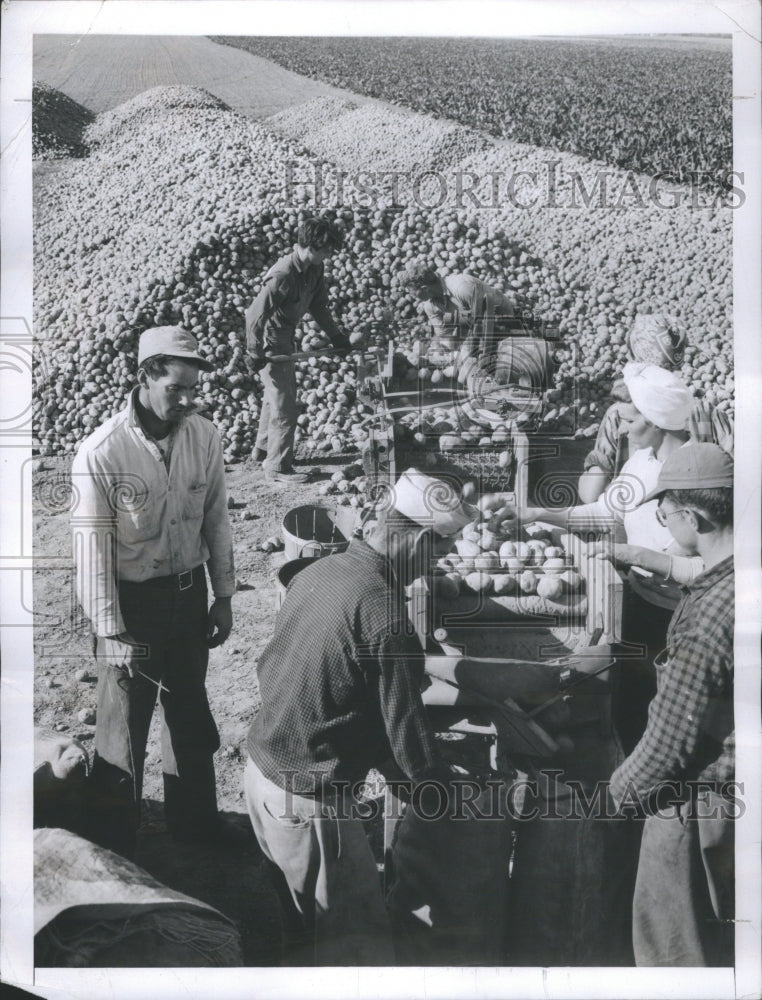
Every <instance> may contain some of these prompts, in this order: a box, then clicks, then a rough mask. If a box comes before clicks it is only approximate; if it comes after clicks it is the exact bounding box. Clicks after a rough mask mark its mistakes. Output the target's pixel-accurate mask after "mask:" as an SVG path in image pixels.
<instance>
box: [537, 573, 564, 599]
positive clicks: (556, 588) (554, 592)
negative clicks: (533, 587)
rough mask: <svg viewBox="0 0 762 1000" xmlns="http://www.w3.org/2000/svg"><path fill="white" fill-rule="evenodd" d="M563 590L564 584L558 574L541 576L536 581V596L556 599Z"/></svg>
mask: <svg viewBox="0 0 762 1000" xmlns="http://www.w3.org/2000/svg"><path fill="white" fill-rule="evenodd" d="M563 592H564V585H563V583H562V582H561V578H560V576H543V577H541V578H540V579H539V580H538V582H537V595H538V597H545V598H547V599H548V600H551V601H553V600H556V599H557V598H559V597H560V596H561V594H562V593H563Z"/></svg>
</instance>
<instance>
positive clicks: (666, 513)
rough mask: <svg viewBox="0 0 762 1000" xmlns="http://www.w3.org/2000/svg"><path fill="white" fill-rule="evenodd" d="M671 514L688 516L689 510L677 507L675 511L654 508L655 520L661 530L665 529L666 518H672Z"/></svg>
mask: <svg viewBox="0 0 762 1000" xmlns="http://www.w3.org/2000/svg"><path fill="white" fill-rule="evenodd" d="M673 514H690V508H688V507H678V508H677V510H662V508H661V507H657V508H656V520H657V521H658V522H659V524H660V525H661V526H662V527H663V528H666V527H667V518H668V517H672V515H673Z"/></svg>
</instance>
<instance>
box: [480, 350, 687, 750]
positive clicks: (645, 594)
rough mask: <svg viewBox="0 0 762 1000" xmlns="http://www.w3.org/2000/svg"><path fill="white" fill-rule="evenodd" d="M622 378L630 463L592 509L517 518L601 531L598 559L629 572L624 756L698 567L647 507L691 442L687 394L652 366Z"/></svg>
mask: <svg viewBox="0 0 762 1000" xmlns="http://www.w3.org/2000/svg"><path fill="white" fill-rule="evenodd" d="M623 378H624V384H625V387H626V389H627V392H628V396H629V400H630V401H629V402H627V403H622V404H621V406H620V412H619V417H618V419H619V421H620V424H621V428H622V431H623V433H625V434H626V435H627V439H628V445H629V457H628V459H627V461H626V462H625V463H624V465H623V466H622V468H621V470H620V471H619V473H618V474H617V475H616V476H615V477H614V478H613V479H612V480H611V482H610V483H609V485H608V486H607V487H606V489H605V490H604V491H603V493H602V494H601V495H600V496H599V497H598V498H597V500H595V501H593V502H592V503H586V504H580V505H577V506H575V507H566V508H563V509H558V508H543V507H528V508H527V509H526V511H525V512H523V519H524V521H525V522H526V523H531V522H532V521H545V522H547V523H550V524H556V525H561V526H562V527H566V528H567V529H568V530H569V531H596V532H605V533H607V537H606V539H605V541H603V542H601V543H599V546H598V554H599V555H602V556H605V557H609V558H612V559H614V561H616V562H619V563H624V564H625V565H627V566H632V567H633V568H632V569H631V570H630V573H629V575H628V578H627V583H628V586H627V587H626V588H625V597H624V606H623V616H622V618H623V620H622V640H623V643H624V645H625V647H627V648H628V649H629V653H630V655H629V656H628V657H627V659H626V660H625V662H623V664H622V669H621V671H620V672H619V674H620V683H621V691H622V693H621V695H620V696H619V697H618V698H617V701H618V704H619V706H620V707H621V710H622V712H621V718H620V719H618V724H619V727H620V735H621V736H622V738H623V742H624V744H625V748H626V749H627V750H629V749H631V747H632V746H634V745H635V743H636V742H637V740H638V739H639V738H640V735H641V733H642V731H643V729H644V728H645V722H646V715H647V708H648V703H649V702H650V700H651V698H652V697H653V693H654V691H655V683H654V676H655V674H654V669H653V660H654V658H655V657H656V655H657V654H658V653H659V652H661V650H662V649H663V647H664V643H665V637H666V634H667V626H668V624H669V619H670V617H671V614H672V611H673V610H674V607H675V606H676V604H677V601H678V599H679V594H680V590H679V587H678V582H679V583H687V582H689V581H690V580H692V579H693V578H694V577H695V576H697V575H698V574H699V573H700V572H701V571H702V569H703V563H702V561H701V559H700V557H697V556H693V557H691V556H688V555H687V554H686V553H684V552H683V551H682V550H681V549H680V548H679V546H678V545H677V544H676V543H675V541H674V539H673V538H672V535H671V534H670V532H669V530H668V528H667V526H666V524H665V523H664V522H663V520H660V519H659V517H658V516H657V507H658V501H657V500H649V501H646V497H647V496H648V495H649V493H651V491H652V490H654V489H655V488H656V484H657V481H658V478H659V472H660V470H661V467H662V465H663V464H664V462H665V461H666V459H667V458H668V457H669V456H670V455H671V454H673V453H674V452H675V451H677V449H678V448H681V447H682V446H683V445H684V444H685V443H686V442H687V441H688V440H690V438H689V432H688V429H687V427H688V422H689V418H690V415H691V412H692V408H693V394H692V392H691V390H690V389H689V388H688V386H687V385H686V384H685V383H684V382H683V380H682V379H681V378H680V377H679V376H678V375H676V374H675V373H674V372H669V371H667V370H666V369H664V368H660V367H658V366H656V365H650V364H643V363H642V362H636V361H631V362H629V363H628V364H627V365H625V368H624V372H623ZM515 514H516V512H515V511H512V510H511V508H508V507H506V508H503V509H502V510H498V511H497V512H496V513H495V514H494V515H493V518H492V523H494V524H499V523H500V522H501V521H505V520H506V519H510V518H511V516H512V515H513V516H515ZM636 554H637V556H636ZM638 563H639V564H640V566H638ZM638 648H640V652H638Z"/></svg>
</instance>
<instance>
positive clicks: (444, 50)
mask: <svg viewBox="0 0 762 1000" xmlns="http://www.w3.org/2000/svg"><path fill="white" fill-rule="evenodd" d="M218 40H219V41H221V42H224V43H225V44H228V45H233V46H236V47H241V48H244V49H246V51H248V52H252V53H254V54H256V55H260V56H265V57H266V58H268V59H273V60H275V61H276V62H279V63H281V64H282V65H284V66H287V67H288V68H289V69H292V70H295V71H296V72H298V73H303V74H305V75H306V76H309V77H311V78H314V79H319V80H324V81H326V82H329V83H332V84H334V85H336V86H341V87H347V88H349V89H351V90H354V91H357V92H359V93H361V94H366V95H368V96H370V97H378V98H383V99H384V100H388V101H393V102H395V103H398V104H402V105H407V106H408V107H411V108H414V109H415V110H416V111H423V112H428V113H432V114H434V115H436V116H438V117H445V118H451V119H454V120H456V121H458V122H460V123H461V124H463V125H469V126H471V127H473V128H478V129H481V130H483V131H485V132H488V133H489V134H492V135H495V136H499V137H502V138H508V139H513V140H515V141H517V142H523V143H529V144H532V145H535V146H541V147H545V148H549V149H558V150H563V151H566V152H571V153H579V154H581V155H583V156H587V157H590V158H592V159H598V160H603V161H605V162H606V163H610V164H612V165H613V166H618V167H624V168H626V169H632V170H637V171H641V172H645V173H648V174H661V175H662V176H664V177H666V178H667V179H669V180H674V181H679V182H681V183H683V182H688V181H689V180H690V179H691V175H692V174H694V173H696V172H699V173H700V174H701V176H702V178H703V183H706V184H708V185H709V186H720V187H727V186H728V181H727V180H726V175H727V174H728V173H729V171H730V169H731V164H732V104H731V84H732V69H731V53H730V44H729V40H726V44H725V46H722V47H721V46H720V45H719V44H718V45H717V46H712V47H708V46H703V47H698V48H694V47H688V46H686V44H685V41H683V44H682V45H677V46H664V45H662V46H652V47H644V46H642V45H641V46H635V47H634V48H633V47H632V46H630V45H629V44H628V43H627V41H626V40H624V39H622V40H620V44H616V40H615V39H609V40H606V41H601V40H599V39H592V40H583V39H577V40H575V41H568V40H561V39H552V40H550V39H492V38H486V39H485V38H427V39H417V38H351V39H346V38H332V39H331V38H329V39H324V38H323V39H315V38H240V37H223V38H220V39H218Z"/></svg>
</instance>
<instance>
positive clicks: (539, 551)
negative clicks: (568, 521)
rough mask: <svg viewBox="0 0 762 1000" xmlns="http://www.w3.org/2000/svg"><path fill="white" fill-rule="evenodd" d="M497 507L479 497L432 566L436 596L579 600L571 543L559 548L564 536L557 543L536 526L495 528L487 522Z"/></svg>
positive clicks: (581, 587) (493, 500)
mask: <svg viewBox="0 0 762 1000" xmlns="http://www.w3.org/2000/svg"><path fill="white" fill-rule="evenodd" d="M499 506H500V500H499V499H496V498H495V497H489V496H484V497H482V498H481V499H480V501H479V504H478V507H479V517H478V519H477V520H475V521H474V522H473V523H472V524H469V525H466V527H465V528H464V529H463V531H462V532H461V534H460V536H459V537H458V539H457V540H456V542H455V549H454V551H453V552H451V553H450V554H449V555H447V556H446V557H444V558H442V559H440V560H439V562H438V564H437V570H438V572H437V575H436V576H435V577H434V593H435V595H438V596H440V597H442V598H444V599H445V600H454V599H455V598H457V597H458V596H459V594H461V593H462V592H468V591H473V592H475V593H479V594H492V595H494V596H495V597H513V596H518V597H521V596H524V595H526V596H529V595H532V594H536V595H537V596H538V597H540V598H543V599H544V600H545V601H550V602H559V603H561V604H563V603H564V599H565V598H568V599H571V600H574V599H576V598H578V597H579V596H580V595H581V594H582V593H583V592H584V589H585V581H584V578H583V577H582V576H581V575H580V573H579V571H578V569H576V568H575V566H574V556H573V555H572V553H573V551H574V545H573V543H572V542H571V540H570V539H569V541H568V543H567V544H564V541H565V538H566V536H561V537H560V539H559V542H560V544H557V543H556V542H554V540H553V533H552V532H551V531H550V530H548V529H547V528H545V527H543V526H541V525H527V526H526V527H524V528H523V529H521V531H520V532H517V531H516V526H515V522H513V521H506V522H503V524H502V526H500V527H499V528H498V530H494V526H491V522H492V521H493V515H494V512H495V510H496V509H497V508H498V507H499Z"/></svg>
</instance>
